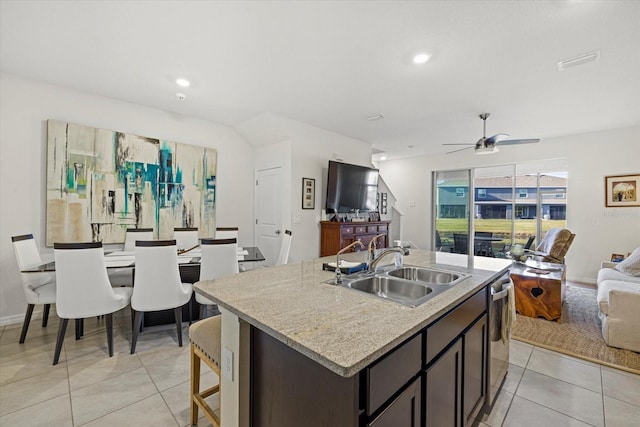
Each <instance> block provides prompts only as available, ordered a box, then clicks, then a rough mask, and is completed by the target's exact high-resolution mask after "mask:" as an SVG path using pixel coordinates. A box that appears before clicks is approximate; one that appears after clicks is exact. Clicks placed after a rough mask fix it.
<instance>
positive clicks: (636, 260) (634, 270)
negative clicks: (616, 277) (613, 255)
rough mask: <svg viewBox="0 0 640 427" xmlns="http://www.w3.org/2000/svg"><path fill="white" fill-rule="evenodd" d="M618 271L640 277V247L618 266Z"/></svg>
mask: <svg viewBox="0 0 640 427" xmlns="http://www.w3.org/2000/svg"><path fill="white" fill-rule="evenodd" d="M616 270H618V271H621V272H623V273H626V274H630V275H631V276H640V247H637V248H636V249H635V250H634V251H633V252H631V255H629V256H628V257H627V258H626V259H625V260H624V261H622V262H621V263H620V264H618V265H616Z"/></svg>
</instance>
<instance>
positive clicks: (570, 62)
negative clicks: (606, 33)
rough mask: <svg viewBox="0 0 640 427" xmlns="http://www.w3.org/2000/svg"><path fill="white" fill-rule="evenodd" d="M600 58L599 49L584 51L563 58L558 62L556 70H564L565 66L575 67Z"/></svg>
mask: <svg viewBox="0 0 640 427" xmlns="http://www.w3.org/2000/svg"><path fill="white" fill-rule="evenodd" d="M598 59H600V51H599V50H596V51H594V52H589V53H585V54H584V55H580V56H576V57H573V58H569V59H565V60H564V61H560V62H558V70H560V71H562V70H566V69H567V68H572V67H577V66H579V65H583V64H586V63H588V62H595V61H597V60H598Z"/></svg>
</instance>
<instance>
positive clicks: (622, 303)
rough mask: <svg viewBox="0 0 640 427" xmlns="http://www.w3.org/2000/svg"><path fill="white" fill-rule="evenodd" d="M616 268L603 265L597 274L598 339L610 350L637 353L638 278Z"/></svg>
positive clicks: (639, 323)
mask: <svg viewBox="0 0 640 427" xmlns="http://www.w3.org/2000/svg"><path fill="white" fill-rule="evenodd" d="M639 249H640V248H639ZM636 251H637V250H636ZM636 251H634V253H635V252H636ZM618 266H619V263H613V262H603V263H602V268H601V269H600V271H598V296H597V301H598V306H599V308H600V312H599V313H598V314H599V316H600V320H601V321H602V336H603V337H604V341H605V342H606V343H607V345H609V346H611V347H618V348H624V349H626V350H632V351H636V352H640V276H634V275H633V274H634V272H633V271H632V272H631V274H627V273H626V272H623V271H620V270H619V269H617V268H616V267H618Z"/></svg>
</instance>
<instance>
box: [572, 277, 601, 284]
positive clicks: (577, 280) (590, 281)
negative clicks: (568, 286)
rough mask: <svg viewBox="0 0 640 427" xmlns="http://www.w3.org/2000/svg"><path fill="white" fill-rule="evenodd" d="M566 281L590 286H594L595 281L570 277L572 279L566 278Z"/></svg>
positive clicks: (587, 278)
mask: <svg viewBox="0 0 640 427" xmlns="http://www.w3.org/2000/svg"><path fill="white" fill-rule="evenodd" d="M567 281H569V282H578V283H588V284H590V285H595V284H596V279H594V278H593V277H572V278H567Z"/></svg>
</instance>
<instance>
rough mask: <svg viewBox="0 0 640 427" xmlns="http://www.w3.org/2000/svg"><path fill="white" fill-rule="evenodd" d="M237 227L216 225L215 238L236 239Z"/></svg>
mask: <svg viewBox="0 0 640 427" xmlns="http://www.w3.org/2000/svg"><path fill="white" fill-rule="evenodd" d="M238 233H239V231H238V227H216V239H236V240H237V239H238Z"/></svg>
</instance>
